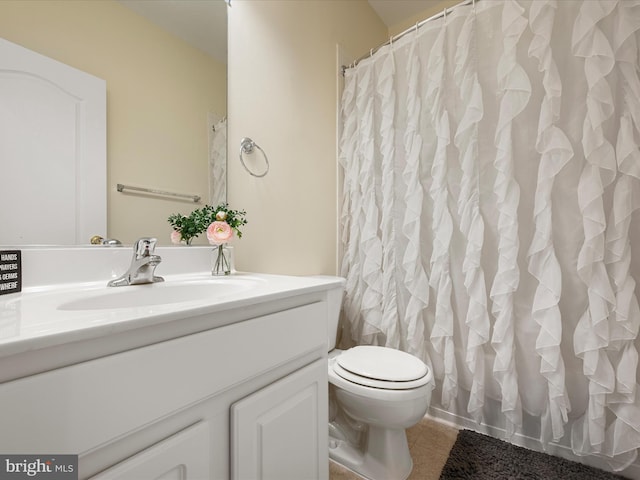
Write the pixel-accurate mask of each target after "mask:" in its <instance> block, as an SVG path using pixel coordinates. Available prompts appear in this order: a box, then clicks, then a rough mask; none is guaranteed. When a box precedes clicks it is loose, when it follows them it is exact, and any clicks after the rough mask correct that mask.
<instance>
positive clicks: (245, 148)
mask: <svg viewBox="0 0 640 480" xmlns="http://www.w3.org/2000/svg"><path fill="white" fill-rule="evenodd" d="M253 147H255V148H257V149H258V150H260V151H261V152H262V156H263V157H264V163H265V164H266V165H267V168H266V170H265V171H264V172H263V173H253V172H252V171H251V170H249V168H248V167H247V165H246V164H245V163H244V158H242V155H243V154H244V153H246V154H249V153H253ZM240 162H241V163H242V166H243V167H244V169H245V170H246V171H247V172H249V175H253V176H254V177H258V178H260V177H264V176H265V175H266V174H267V173H269V159H268V158H267V154H266V153H264V150H262V148H260V146H259V145H258V144H257V143H256V142H254V141H253V140H251V139H250V138H248V137H245V138H243V139H242V140H241V141H240Z"/></svg>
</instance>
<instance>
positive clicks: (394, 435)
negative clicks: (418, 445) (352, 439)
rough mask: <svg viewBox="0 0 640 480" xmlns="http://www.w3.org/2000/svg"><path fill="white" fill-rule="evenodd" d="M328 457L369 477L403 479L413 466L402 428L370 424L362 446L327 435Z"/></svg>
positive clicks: (377, 479) (372, 478)
mask: <svg viewBox="0 0 640 480" xmlns="http://www.w3.org/2000/svg"><path fill="white" fill-rule="evenodd" d="M329 458H331V459H332V460H334V461H335V462H337V463H339V464H341V465H344V466H345V467H347V468H348V469H350V470H353V471H354V472H356V473H358V474H359V475H362V476H364V477H366V478H368V479H370V480H406V478H407V477H408V476H409V474H410V473H411V470H412V469H413V461H412V460H411V455H410V454H409V445H408V443H407V435H406V432H405V430H404V429H389V428H380V427H375V426H369V429H368V432H367V435H366V438H365V439H364V448H363V449H361V448H358V447H356V446H354V445H352V444H350V443H349V442H347V441H345V440H338V439H335V438H329Z"/></svg>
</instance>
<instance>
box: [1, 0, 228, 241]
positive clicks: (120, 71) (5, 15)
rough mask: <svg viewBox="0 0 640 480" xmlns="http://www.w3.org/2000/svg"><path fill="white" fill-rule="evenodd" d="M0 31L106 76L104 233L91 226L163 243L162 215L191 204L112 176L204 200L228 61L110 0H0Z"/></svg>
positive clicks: (189, 207)
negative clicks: (124, 187)
mask: <svg viewBox="0 0 640 480" xmlns="http://www.w3.org/2000/svg"><path fill="white" fill-rule="evenodd" d="M0 37H3V38H5V39H7V40H9V41H11V42H14V43H18V44H20V45H22V46H24V47H27V48H29V49H31V50H35V51H36V52H39V53H42V54H44V55H47V56H49V57H51V58H54V59H56V60H59V61H61V62H64V63H66V64H68V65H71V66H73V67H76V68H78V69H80V70H84V71H85V72H88V73H91V74H92V75H95V76H97V77H100V78H103V79H105V80H106V82H107V128H108V131H107V158H108V191H109V198H108V232H96V233H98V234H101V235H105V234H106V235H108V236H111V237H115V238H119V239H120V240H122V241H123V242H125V243H132V242H133V241H134V240H135V239H136V238H137V237H139V236H143V235H151V236H157V237H158V239H159V240H160V242H161V243H164V244H168V243H169V234H170V231H171V227H170V226H169V224H168V223H167V221H166V219H167V217H168V216H169V215H170V214H171V213H174V212H183V213H187V212H190V211H191V210H192V209H193V208H194V204H193V203H190V204H189V203H186V202H177V201H172V200H165V199H152V198H145V197H141V196H132V195H125V194H122V193H117V192H116V191H115V185H116V183H125V184H132V185H138V186H146V187H153V188H157V189H164V190H169V191H177V192H185V193H193V194H199V195H202V197H203V198H204V199H205V201H206V200H207V199H208V188H209V187H208V181H207V161H208V160H207V156H208V153H207V150H208V140H207V124H206V122H207V112H208V111H211V112H214V113H216V114H218V115H220V116H222V115H225V114H226V66H225V65H223V64H220V63H218V62H215V61H214V60H212V59H211V58H210V57H208V56H206V55H205V54H204V53H202V52H200V51H199V50H197V49H195V48H193V47H191V46H189V45H188V44H186V43H185V42H183V41H182V40H179V39H178V38H176V37H173V36H171V35H169V34H168V33H166V32H165V31H163V30H161V29H160V28H158V27H156V26H155V25H153V24H152V23H150V22H148V21H147V20H145V19H143V18H142V17H140V16H139V15H137V14H135V13H133V12H132V11H131V10H129V9H127V8H125V7H123V6H122V5H120V4H119V3H117V2H115V1H113V0H91V1H88V0H85V1H78V0H18V1H13V0H1V1H0ZM87 241H88V239H87Z"/></svg>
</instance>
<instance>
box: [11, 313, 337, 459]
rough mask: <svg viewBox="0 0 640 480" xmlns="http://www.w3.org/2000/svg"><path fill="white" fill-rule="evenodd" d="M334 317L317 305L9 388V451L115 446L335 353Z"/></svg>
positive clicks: (34, 378)
mask: <svg viewBox="0 0 640 480" xmlns="http://www.w3.org/2000/svg"><path fill="white" fill-rule="evenodd" d="M326 318H327V311H326V303H324V302H317V303H313V304H309V305H304V306H301V307H297V308H293V309H290V310H285V311H283V312H278V313H274V314H271V315H265V316H263V317H258V318H254V319H251V320H247V321H244V322H240V323H236V324H233V325H228V326H226V327H221V328H217V329H214V330H209V331H206V332H202V333H197V334H193V335H189V336H186V337H181V338H177V339H174V340H170V341H166V342H162V343H158V344H155V345H151V346H148V347H145V348H139V349H136V350H130V351H127V352H123V353H119V354H116V355H110V356H108V357H104V358H99V359H96V360H91V361H88V362H84V363H80V364H76V365H72V366H69V367H65V368H61V369H58V370H54V371H51V372H46V373H42V374H38V375H33V376H31V377H26V378H22V379H19V380H14V381H11V382H7V383H3V384H0V405H2V410H1V411H0V432H12V434H11V435H8V436H2V435H0V451H2V452H4V453H23V452H27V451H35V452H47V451H56V452H59V453H73V454H82V453H84V452H87V451H89V450H91V449H93V448H96V447H98V446H99V445H104V444H107V443H108V442H110V441H112V440H113V439H115V438H118V437H121V436H122V435H124V434H126V433H127V432H131V431H134V430H135V429H138V428H140V427H141V426H144V425H149V424H151V423H153V422H155V421H157V419H159V418H162V417H165V416H166V415H169V414H171V413H172V412H175V411H177V410H179V409H182V408H184V407H185V406H187V405H191V404H194V403H195V402H197V401H199V400H201V399H204V398H207V397H209V396H212V395H214V394H216V393H218V392H222V391H224V390H226V389H229V388H232V387H233V386H234V385H238V384H240V383H241V382H243V381H246V380H248V379H251V378H253V377H255V376H258V375H263V374H265V373H266V372H268V371H270V370H272V369H274V368H276V367H278V366H281V365H286V364H287V363H288V362H290V361H291V360H292V359H294V358H297V357H300V356H302V355H304V354H306V353H309V352H311V351H314V350H316V349H320V350H319V351H326V335H327V334H326V330H327V327H326ZM283 332H286V335H284V334H283ZM292 338H293V339H295V341H291V339H292ZM24 418H29V419H30V422H29V425H28V427H27V428H25V425H24Z"/></svg>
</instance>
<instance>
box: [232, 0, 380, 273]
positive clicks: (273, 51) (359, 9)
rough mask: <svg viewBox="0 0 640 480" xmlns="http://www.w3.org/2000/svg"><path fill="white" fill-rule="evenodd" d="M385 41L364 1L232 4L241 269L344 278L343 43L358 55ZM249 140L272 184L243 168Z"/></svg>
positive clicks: (236, 199) (235, 175) (234, 175)
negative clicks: (339, 134)
mask: <svg viewBox="0 0 640 480" xmlns="http://www.w3.org/2000/svg"><path fill="white" fill-rule="evenodd" d="M386 38H387V28H386V27H385V25H384V24H383V23H382V21H381V20H380V19H379V18H378V16H377V15H376V14H375V12H374V11H373V10H372V9H371V8H370V7H369V5H368V3H367V2H366V1H365V0H354V1H339V0H329V1H327V0H306V1H288V0H270V1H268V2H265V1H248V0H234V1H233V2H231V8H229V64H228V67H229V93H228V111H229V118H230V122H229V135H228V142H229V177H228V180H229V203H230V205H231V208H234V209H246V210H247V219H248V221H249V223H248V225H247V226H246V227H245V228H244V229H243V237H242V239H240V240H235V241H234V247H235V252H236V266H237V267H238V268H239V269H240V270H251V271H257V272H270V273H287V274H320V273H323V274H334V273H336V248H337V229H338V226H337V220H338V215H337V197H338V195H337V186H336V185H337V162H336V142H337V138H336V125H337V124H336V115H337V111H336V109H337V107H336V105H337V83H338V71H337V60H336V44H340V45H342V46H343V47H344V49H345V50H346V51H348V52H350V53H351V54H352V55H354V56H355V57H357V56H359V55H362V54H363V53H365V52H367V51H369V49H370V48H372V47H374V46H376V45H378V44H380V43H382V42H384V41H385V40H386ZM242 137H251V138H252V139H253V140H254V141H255V142H256V143H257V144H258V145H260V147H262V148H263V149H264V151H265V152H266V153H267V155H268V157H269V162H270V163H271V169H270V171H269V173H268V174H267V176H265V177H264V178H254V177H252V176H250V175H249V174H248V173H247V172H245V171H244V169H243V168H242V166H241V164H240V161H239V159H238V151H239V148H240V140H241V138H242ZM248 160H249V162H254V161H255V168H256V170H260V169H261V168H262V166H261V165H260V164H259V162H260V160H259V158H258V157H255V158H248Z"/></svg>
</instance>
